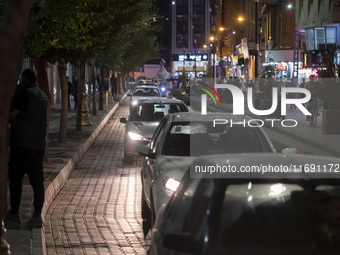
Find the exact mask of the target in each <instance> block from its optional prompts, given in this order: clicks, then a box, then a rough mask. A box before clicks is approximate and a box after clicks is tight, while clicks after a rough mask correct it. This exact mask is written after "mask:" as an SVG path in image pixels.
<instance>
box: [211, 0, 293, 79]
mask: <svg viewBox="0 0 340 255" xmlns="http://www.w3.org/2000/svg"><path fill="white" fill-rule="evenodd" d="M289 4H291V5H289ZM293 4H294V0H293V1H292V0H281V1H277V0H276V1H274V0H272V1H271V0H267V1H265V0H259V2H258V12H257V19H258V22H257V27H256V22H255V19H256V11H255V1H254V0H241V1H232V0H219V11H218V24H219V26H222V27H227V28H229V27H230V28H231V29H229V32H228V33H227V34H226V36H224V38H223V40H221V41H222V43H221V42H217V44H218V45H219V48H218V55H219V56H220V58H222V59H224V60H227V61H228V65H229V63H230V65H229V66H228V67H226V71H225V73H226V75H229V76H238V77H239V76H244V77H249V78H254V77H255V49H256V37H255V36H256V30H255V29H257V42H258V44H259V49H258V68H257V69H258V72H257V73H258V77H262V76H265V75H268V71H270V72H272V73H273V74H274V75H276V76H281V77H284V78H291V77H292V75H293V62H294V59H293V50H294V35H295V30H294V27H295V12H294V10H293V8H291V7H293ZM288 6H289V7H290V8H288ZM237 16H242V17H243V18H244V21H243V22H242V23H237V22H236V18H237Z"/></svg>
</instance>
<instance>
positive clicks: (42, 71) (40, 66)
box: [35, 56, 52, 162]
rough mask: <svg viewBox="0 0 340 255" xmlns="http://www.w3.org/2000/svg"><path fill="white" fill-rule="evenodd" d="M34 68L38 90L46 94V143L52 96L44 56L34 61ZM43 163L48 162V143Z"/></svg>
mask: <svg viewBox="0 0 340 255" xmlns="http://www.w3.org/2000/svg"><path fill="white" fill-rule="evenodd" d="M35 65H36V68H37V78H38V84H39V87H40V89H41V90H42V91H43V92H44V93H45V94H46V96H47V98H48V108H47V125H46V129H47V130H46V141H48V134H49V124H50V120H51V110H52V96H51V93H50V86H49V82H48V77H47V72H46V68H47V60H46V58H45V57H44V56H41V57H39V58H38V59H37V60H36V63H35ZM44 161H45V162H47V161H48V142H46V150H45V155H44Z"/></svg>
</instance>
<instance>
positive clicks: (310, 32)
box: [306, 29, 315, 51]
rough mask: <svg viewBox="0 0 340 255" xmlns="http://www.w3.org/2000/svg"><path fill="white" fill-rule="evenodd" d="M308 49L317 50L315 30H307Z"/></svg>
mask: <svg viewBox="0 0 340 255" xmlns="http://www.w3.org/2000/svg"><path fill="white" fill-rule="evenodd" d="M306 47H307V50H308V51H309V50H315V44H314V30H313V29H306Z"/></svg>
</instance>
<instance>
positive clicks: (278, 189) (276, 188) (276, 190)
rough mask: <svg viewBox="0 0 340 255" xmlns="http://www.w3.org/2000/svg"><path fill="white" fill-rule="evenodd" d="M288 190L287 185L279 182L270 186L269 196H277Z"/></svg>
mask: <svg viewBox="0 0 340 255" xmlns="http://www.w3.org/2000/svg"><path fill="white" fill-rule="evenodd" d="M285 191H286V186H285V185H283V184H281V183H279V184H274V185H272V186H271V187H270V191H269V196H277V195H280V194H281V193H283V192H285Z"/></svg>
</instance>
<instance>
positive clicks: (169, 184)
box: [165, 178, 180, 192]
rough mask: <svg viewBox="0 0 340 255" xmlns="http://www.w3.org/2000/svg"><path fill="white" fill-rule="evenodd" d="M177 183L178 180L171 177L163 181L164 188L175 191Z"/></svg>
mask: <svg viewBox="0 0 340 255" xmlns="http://www.w3.org/2000/svg"><path fill="white" fill-rule="evenodd" d="M179 184H180V182H178V181H176V180H174V179H172V178H169V179H168V180H167V181H166V183H165V188H167V189H169V190H171V191H174V192H175V191H176V190H177V188H178V186H179Z"/></svg>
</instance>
